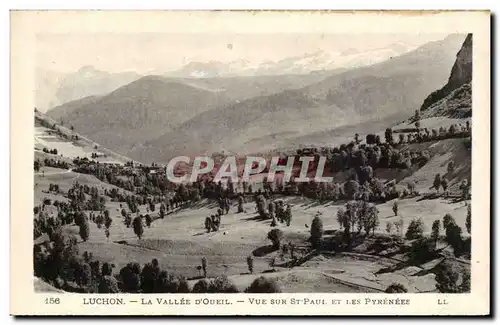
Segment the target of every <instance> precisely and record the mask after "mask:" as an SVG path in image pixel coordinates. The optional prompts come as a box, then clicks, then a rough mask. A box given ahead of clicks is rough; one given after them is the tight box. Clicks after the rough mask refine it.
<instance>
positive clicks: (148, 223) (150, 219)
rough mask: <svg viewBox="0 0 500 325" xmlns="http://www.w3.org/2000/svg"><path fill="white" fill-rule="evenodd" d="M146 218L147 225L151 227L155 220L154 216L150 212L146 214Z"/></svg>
mask: <svg viewBox="0 0 500 325" xmlns="http://www.w3.org/2000/svg"><path fill="white" fill-rule="evenodd" d="M144 219H146V226H148V227H151V223H152V222H153V218H152V217H151V216H150V215H149V214H146V216H145V217H144Z"/></svg>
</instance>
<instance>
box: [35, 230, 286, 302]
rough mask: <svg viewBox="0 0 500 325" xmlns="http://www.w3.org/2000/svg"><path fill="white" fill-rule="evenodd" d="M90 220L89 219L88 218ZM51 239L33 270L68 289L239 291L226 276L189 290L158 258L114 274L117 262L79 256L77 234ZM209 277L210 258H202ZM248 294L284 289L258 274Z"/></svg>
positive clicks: (38, 254)
mask: <svg viewBox="0 0 500 325" xmlns="http://www.w3.org/2000/svg"><path fill="white" fill-rule="evenodd" d="M87 222H88V220H87ZM50 238H51V241H50V242H48V243H44V244H41V245H35V246H34V273H35V276H37V277H40V278H42V279H43V280H45V281H47V282H48V283H50V284H52V285H54V286H55V287H56V288H60V289H62V290H65V291H71V292H82V293H119V292H125V293H190V292H192V293H237V292H239V290H238V289H237V287H236V286H235V285H234V283H233V282H232V281H231V280H229V279H228V278H227V277H225V276H222V277H217V278H215V279H212V280H208V279H202V280H200V281H198V282H197V283H196V284H195V285H194V286H193V289H192V290H190V288H189V285H188V282H187V280H186V279H185V278H184V277H181V276H176V275H174V274H171V273H169V272H168V271H166V270H163V269H162V268H161V267H160V265H159V263H158V260H157V259H153V260H152V261H151V262H150V263H146V264H145V265H144V266H142V267H141V265H140V264H139V263H135V262H131V263H128V264H127V265H125V266H124V267H122V268H121V269H120V270H119V271H118V273H117V274H113V268H114V267H115V265H114V264H109V263H101V262H100V261H98V260H95V259H94V257H93V255H92V253H88V252H87V251H85V252H84V253H83V254H81V255H80V252H79V248H78V245H77V240H76V238H75V237H74V236H65V235H64V234H63V233H62V231H61V229H60V228H59V229H58V230H57V231H55V232H54V233H52V235H51V237H50ZM202 264H203V269H204V275H205V277H206V269H207V261H206V259H205V258H203V260H202ZM245 292H248V293H273V292H281V289H280V288H279V286H278V285H277V283H276V281H275V280H273V279H268V278H265V277H259V278H257V279H256V280H254V281H253V282H252V284H251V285H250V286H249V287H248V288H247V289H246V290H245Z"/></svg>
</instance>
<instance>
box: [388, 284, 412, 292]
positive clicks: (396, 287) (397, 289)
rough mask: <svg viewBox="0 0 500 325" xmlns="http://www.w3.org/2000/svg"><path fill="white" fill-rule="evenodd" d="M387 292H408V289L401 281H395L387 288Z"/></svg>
mask: <svg viewBox="0 0 500 325" xmlns="http://www.w3.org/2000/svg"><path fill="white" fill-rule="evenodd" d="M385 292H386V293H407V292H408V289H406V288H405V286H404V285H402V284H401V283H397V282H394V283H393V284H391V285H390V286H388V287H387V289H385Z"/></svg>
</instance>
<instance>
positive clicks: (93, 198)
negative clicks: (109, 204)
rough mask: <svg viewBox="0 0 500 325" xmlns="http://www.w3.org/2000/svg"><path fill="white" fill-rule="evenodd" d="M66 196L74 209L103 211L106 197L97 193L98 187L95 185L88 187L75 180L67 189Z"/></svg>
mask: <svg viewBox="0 0 500 325" xmlns="http://www.w3.org/2000/svg"><path fill="white" fill-rule="evenodd" d="M87 195H88V196H89V199H88V200H87V197H86V196H87ZM67 196H68V199H70V200H71V206H72V208H73V209H74V210H92V211H104V210H105V209H106V198H105V196H104V195H100V194H99V189H98V188H97V187H95V186H92V187H89V186H88V185H80V184H79V183H78V182H75V183H74V184H73V186H72V187H71V188H70V189H69V190H68V195H67Z"/></svg>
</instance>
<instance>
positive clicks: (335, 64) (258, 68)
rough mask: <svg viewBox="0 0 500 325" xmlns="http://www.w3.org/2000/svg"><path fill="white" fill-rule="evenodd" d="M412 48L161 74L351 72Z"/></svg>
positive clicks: (209, 65)
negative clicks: (347, 70) (350, 70)
mask: <svg viewBox="0 0 500 325" xmlns="http://www.w3.org/2000/svg"><path fill="white" fill-rule="evenodd" d="M413 49H415V47H414V46H413V45H410V44H405V43H402V42H397V43H392V44H390V45H388V46H387V47H383V48H375V49H371V50H366V51H358V50H356V49H347V50H345V51H341V52H327V51H324V50H320V51H315V52H312V53H306V54H304V55H300V56H293V57H289V58H285V59H283V60H279V61H276V62H274V61H264V62H261V63H258V64H255V63H253V64H252V63H251V62H250V61H248V60H244V59H241V60H234V61H231V62H228V63H223V62H219V61H209V62H191V63H188V64H187V65H185V66H184V67H182V68H181V69H179V70H176V71H171V72H168V73H166V74H165V76H166V77H182V78H214V77H234V76H266V75H267V76H272V75H284V74H307V73H311V72H315V71H324V70H336V69H340V68H342V69H353V68H359V67H362V66H368V65H372V64H375V63H379V62H382V61H385V60H388V59H390V58H391V57H396V56H399V55H402V54H404V53H407V52H409V51H411V50H413Z"/></svg>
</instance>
